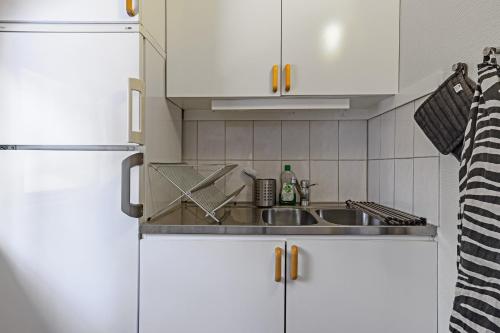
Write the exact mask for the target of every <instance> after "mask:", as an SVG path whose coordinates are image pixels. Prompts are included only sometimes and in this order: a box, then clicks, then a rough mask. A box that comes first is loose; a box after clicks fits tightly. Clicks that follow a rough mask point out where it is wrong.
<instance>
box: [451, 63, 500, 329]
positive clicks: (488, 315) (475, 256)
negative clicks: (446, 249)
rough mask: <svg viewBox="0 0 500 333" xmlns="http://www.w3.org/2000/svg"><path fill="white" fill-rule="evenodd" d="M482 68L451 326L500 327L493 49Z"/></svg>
mask: <svg viewBox="0 0 500 333" xmlns="http://www.w3.org/2000/svg"><path fill="white" fill-rule="evenodd" d="M478 74H479V84H478V87H477V89H476V92H475V95H474V100H473V104H472V107H471V112H470V119H469V122H468V125H467V129H466V132H465V138H464V149H463V151H462V159H461V165H460V212H461V214H460V215H461V220H460V221H459V225H458V228H459V236H458V253H459V256H458V280H457V284H456V291H455V301H454V304H453V311H452V315H451V319H450V332H500V68H499V66H498V65H497V62H496V59H495V57H494V55H493V54H492V55H490V56H487V57H485V59H484V62H483V63H482V64H480V65H479V73H478Z"/></svg>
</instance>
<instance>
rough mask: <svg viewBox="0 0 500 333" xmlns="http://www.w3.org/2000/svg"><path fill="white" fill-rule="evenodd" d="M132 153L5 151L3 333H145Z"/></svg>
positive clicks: (0, 255)
mask: <svg viewBox="0 0 500 333" xmlns="http://www.w3.org/2000/svg"><path fill="white" fill-rule="evenodd" d="M131 154H133V152H132V153H131V152H54V151H0V160H1V161H2V163H0V184H2V185H1V191H0V212H1V215H0V332H11V333H21V332H37V333H68V332H71V333H105V332H120V333H133V332H134V333H135V332H136V331H137V311H138V310H137V302H138V298H137V288H138V249H139V248H138V242H139V239H138V222H137V219H135V218H131V217H128V216H127V215H125V214H123V213H122V211H121V207H120V204H121V175H120V172H119V170H120V169H121V163H122V161H123V160H124V159H125V158H127V157H128V156H130V155H131ZM138 169H140V168H139V167H138V168H134V169H132V171H133V172H132V175H131V179H132V181H131V184H132V189H131V194H132V196H131V200H132V202H136V203H137V202H138V187H139V186H138V180H139V170H138Z"/></svg>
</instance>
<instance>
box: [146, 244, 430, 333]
mask: <svg viewBox="0 0 500 333" xmlns="http://www.w3.org/2000/svg"><path fill="white" fill-rule="evenodd" d="M292 247H293V248H294V249H293V250H292ZM277 249H282V251H283V252H282V255H281V256H279V253H278V252H277ZM285 249H286V251H285ZM294 250H295V252H294ZM294 253H295V254H296V255H294ZM279 258H282V259H281V262H280V260H279ZM285 259H286V265H285ZM140 266H141V267H140V274H141V275H140V280H141V283H140V320H139V321H140V324H139V327H140V329H139V332H141V333H157V332H176V333H182V332H185V333H195V332H214V333H215V332H217V333H220V332H248V333H250V332H251V333H254V332H259V333H261V332H269V333H271V332H273V333H278V332H279V333H282V332H287V333H299V332H300V333H303V332H308V333H316V332H318V333H320V332H335V333H337V332H338V333H364V332H375V333H379V332H380V333H401V332H405V333H413V332H415V333H424V332H425V333H433V332H436V327H437V245H436V243H435V242H433V241H429V240H418V239H417V240H414V239H394V238H388V239H374V238H369V239H368V238H367V239H359V238H357V239H356V238H350V239H349V238H346V237H326V238H325V237H314V236H311V237H307V238H303V237H297V238H285V237H284V238H281V239H280V238H266V237H262V238H259V237H231V236H227V237H215V236H197V237H194V236H146V237H145V238H144V239H143V240H142V241H141V265H140ZM285 267H287V272H285V271H284V269H285ZM285 273H286V274H285ZM277 280H280V281H277ZM285 284H286V289H285ZM285 303H286V304H285ZM285 309H286V310H285ZM285 312H286V316H285Z"/></svg>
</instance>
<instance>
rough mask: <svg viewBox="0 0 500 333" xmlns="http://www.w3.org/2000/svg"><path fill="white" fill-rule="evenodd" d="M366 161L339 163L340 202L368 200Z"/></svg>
mask: <svg viewBox="0 0 500 333" xmlns="http://www.w3.org/2000/svg"><path fill="white" fill-rule="evenodd" d="M366 168H367V166H366V161H340V162H339V200H340V201H345V200H348V199H352V200H363V201H364V200H366V177H367V170H366Z"/></svg>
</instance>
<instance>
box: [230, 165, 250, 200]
mask: <svg viewBox="0 0 500 333" xmlns="http://www.w3.org/2000/svg"><path fill="white" fill-rule="evenodd" d="M226 164H238V167H237V168H236V169H234V170H233V172H231V174H229V175H228V176H227V177H226V178H225V179H226V194H230V193H233V192H234V191H236V190H237V189H239V188H240V187H241V186H242V185H246V186H245V188H244V189H243V191H241V193H240V194H239V195H238V196H237V197H236V201H238V202H251V201H252V200H253V180H252V179H251V178H250V177H248V176H246V175H244V174H243V173H242V170H243V169H245V168H253V163H252V161H227V162H226Z"/></svg>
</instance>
